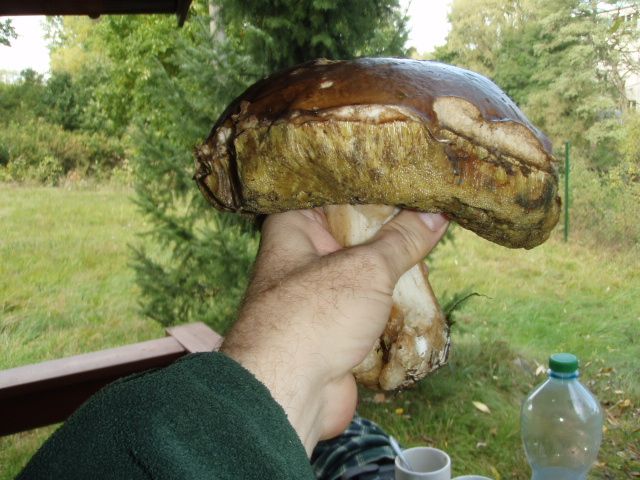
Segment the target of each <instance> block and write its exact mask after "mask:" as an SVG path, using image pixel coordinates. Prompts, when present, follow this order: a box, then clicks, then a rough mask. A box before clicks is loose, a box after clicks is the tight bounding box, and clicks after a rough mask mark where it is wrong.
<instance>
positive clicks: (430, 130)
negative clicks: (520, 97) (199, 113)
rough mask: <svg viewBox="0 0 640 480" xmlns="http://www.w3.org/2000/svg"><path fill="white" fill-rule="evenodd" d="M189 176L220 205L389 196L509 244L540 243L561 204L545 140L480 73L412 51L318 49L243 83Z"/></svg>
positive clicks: (267, 209) (311, 203) (386, 199)
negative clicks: (388, 54)
mask: <svg viewBox="0 0 640 480" xmlns="http://www.w3.org/2000/svg"><path fill="white" fill-rule="evenodd" d="M195 178H196V181H197V183H198V185H199V187H200V189H201V190H202V192H203V193H204V195H205V196H206V197H207V199H209V201H211V203H212V204H213V205H214V206H216V207H218V208H220V209H223V210H230V211H237V212H245V213H252V214H263V213H275V212H279V211H285V210H291V209H297V208H310V207H316V206H322V205H329V204H385V205H394V206H398V207H402V208H412V209H416V210H420V211H432V212H434V211H439V212H444V213H446V214H447V215H448V216H449V217H450V218H451V219H453V220H455V221H457V222H458V223H460V224H461V225H462V226H464V227H466V228H469V229H471V230H473V231H474V232H476V233H478V234H479V235H481V236H483V237H485V238H487V239H489V240H492V241H494V242H496V243H499V244H502V245H505V246H509V247H525V248H531V247H533V246H536V245H538V244H540V243H542V242H543V241H544V240H546V238H547V237H548V235H549V233H550V231H551V229H552V228H553V227H554V226H555V224H556V223H557V220H558V216H559V211H560V199H559V197H558V194H557V191H558V177H557V171H556V160H555V159H554V157H553V155H552V151H551V144H550V142H549V140H548V138H547V137H546V136H545V135H544V134H543V133H542V132H540V130H538V129H537V128H536V127H534V126H533V125H532V124H531V123H530V122H529V121H528V120H527V118H526V117H525V116H524V114H523V113H522V112H521V111H520V110H519V109H518V107H517V106H516V105H515V104H514V103H513V101H511V100H510V99H509V98H508V97H507V95H506V94H505V93H504V92H502V90H500V88H499V87H497V86H496V85H495V84H494V83H493V82H491V81H490V80H488V79H487V78H485V77H483V76H481V75H479V74H477V73H474V72H470V71H468V70H464V69H461V68H457V67H453V66H450V65H445V64H442V63H437V62H429V61H420V60H405V59H390V58H362V59H358V60H352V61H330V60H324V59H320V60H316V61H312V62H307V63H305V64H302V65H298V66H296V67H293V68H290V69H288V70H285V71H282V72H279V73H276V74H274V75H272V76H271V77H268V78H266V79H264V80H261V81H259V82H257V83H255V84H254V85H253V86H251V87H249V88H248V89H247V90H246V91H245V92H244V93H243V94H242V95H241V96H240V97H238V98H237V99H236V100H234V101H233V102H232V103H231V104H230V105H229V107H227V109H226V110H225V112H224V113H223V114H222V115H221V117H220V118H219V120H218V121H217V122H216V124H215V125H214V127H213V130H212V132H211V134H210V135H209V137H208V139H207V140H206V142H205V143H204V145H202V146H201V147H200V148H199V149H198V152H197V172H196V176H195Z"/></svg>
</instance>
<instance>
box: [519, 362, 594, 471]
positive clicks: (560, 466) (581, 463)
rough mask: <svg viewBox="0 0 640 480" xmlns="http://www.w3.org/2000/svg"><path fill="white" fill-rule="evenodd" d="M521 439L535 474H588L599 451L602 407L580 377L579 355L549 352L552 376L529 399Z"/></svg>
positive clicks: (522, 418)
mask: <svg viewBox="0 0 640 480" xmlns="http://www.w3.org/2000/svg"><path fill="white" fill-rule="evenodd" d="M520 419H521V428H522V441H523V443H524V449H525V453H526V454H527V459H528V460H529V464H530V465H531V470H532V477H531V479H532V480H583V479H585V478H586V477H587V472H588V471H589V469H590V468H591V466H592V465H593V463H594V462H595V460H596V457H597V456H598V450H599V448H600V442H601V440H602V410H601V409H600V405H599V403H598V400H596V398H595V397H594V396H593V395H592V394H591V392H589V390H587V389H586V388H585V387H584V385H582V384H581V383H580V382H579V381H578V359H577V358H576V356H575V355H572V354H570V353H556V354H554V355H551V357H549V379H548V380H547V381H546V382H544V383H543V384H542V385H540V386H538V387H536V388H535V389H534V390H533V392H531V393H530V394H529V396H528V397H527V398H526V399H525V401H524V403H523V404H522V411H521V416H520Z"/></svg>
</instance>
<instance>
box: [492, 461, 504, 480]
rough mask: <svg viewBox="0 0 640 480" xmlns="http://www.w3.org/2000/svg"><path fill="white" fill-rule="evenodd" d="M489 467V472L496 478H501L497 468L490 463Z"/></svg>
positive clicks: (497, 479)
mask: <svg viewBox="0 0 640 480" xmlns="http://www.w3.org/2000/svg"><path fill="white" fill-rule="evenodd" d="M489 468H491V473H492V474H493V476H494V477H495V479H496V480H502V477H501V476H500V472H498V469H497V468H496V467H494V466H493V465H491V466H490V467H489Z"/></svg>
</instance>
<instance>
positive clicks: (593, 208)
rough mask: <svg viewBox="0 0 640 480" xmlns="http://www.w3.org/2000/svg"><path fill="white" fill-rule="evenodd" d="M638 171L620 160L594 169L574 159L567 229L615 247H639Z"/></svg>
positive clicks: (590, 239)
mask: <svg viewBox="0 0 640 480" xmlns="http://www.w3.org/2000/svg"><path fill="white" fill-rule="evenodd" d="M639 177H640V171H639V169H638V164H637V163H632V162H622V163H621V164H620V165H618V166H616V167H612V168H611V169H610V170H609V171H608V172H606V173H602V172H596V171H594V170H590V169H588V168H587V167H586V165H585V162H584V161H581V160H580V159H577V160H576V161H575V162H574V165H573V167H572V169H571V179H572V181H571V194H570V195H571V203H570V215H571V220H570V221H571V223H570V227H569V228H570V231H572V230H575V231H577V232H579V234H580V235H581V236H582V237H584V238H586V239H588V240H589V241H591V242H595V243H598V244H600V245H604V246H608V247H613V248H616V249H640V223H639V222H638V218H640V181H639V180H640V178H639Z"/></svg>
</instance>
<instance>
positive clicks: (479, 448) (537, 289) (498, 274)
mask: <svg viewBox="0 0 640 480" xmlns="http://www.w3.org/2000/svg"><path fill="white" fill-rule="evenodd" d="M130 196H131V192H129V191H126V190H114V189H107V188H99V189H96V190H62V189H55V188H18V187H10V186H6V185H0V232H2V233H1V234H0V351H2V355H1V356H0V368H9V367H13V366H17V365H21V364H25V363H31V362H37V361H41V360H45V359H51V358H59V357H62V356H66V355H73V354H76V353H80V352H84V351H92V350H98V349H102V348H107V347H111V346H117V345H123V344H126V343H132V342H136V341H142V340H145V339H148V338H157V337H160V336H162V335H163V333H162V329H161V328H160V327H159V326H157V324H155V323H154V322H152V321H150V320H146V319H143V318H140V316H139V315H138V313H137V294H138V292H137V290H136V287H135V283H134V278H133V274H132V272H131V270H130V269H129V268H128V255H129V251H128V247H127V244H129V243H131V242H133V241H135V239H136V237H135V234H136V232H137V231H140V230H141V229H142V228H143V225H142V223H141V222H142V220H141V219H140V217H139V216H138V214H137V212H136V210H135V207H134V206H133V204H132V203H131V199H130ZM586 243H587V242H579V241H572V242H570V243H569V244H565V243H563V242H562V241H561V240H560V236H559V235H557V236H556V237H554V238H552V239H551V240H550V241H549V242H548V243H546V244H545V245H543V246H542V247H540V248H537V249H534V250H532V251H519V250H518V251H513V250H508V249H505V248H502V247H498V246H495V245H493V244H491V243H489V242H487V241H485V240H482V239H479V238H478V237H476V236H475V235H473V234H471V233H469V232H466V231H464V230H462V229H457V230H456V233H455V241H454V242H453V243H449V244H446V245H444V246H441V247H440V248H438V250H437V252H436V253H435V255H434V259H433V262H432V266H431V271H432V275H431V280H432V283H433V285H434V289H435V290H436V292H437V293H438V294H440V296H441V297H442V296H447V295H451V294H453V293H454V292H458V291H460V290H463V289H465V288H470V289H472V290H473V291H476V292H478V293H481V294H483V295H484V296H482V297H474V298H473V299H472V300H470V301H469V303H468V304H467V305H466V306H465V308H464V309H463V310H462V311H461V312H459V314H458V316H457V317H456V323H455V324H454V330H453V332H454V333H453V335H454V348H453V351H452V354H451V359H450V363H449V365H448V366H447V367H444V368H443V369H441V370H440V371H439V372H438V373H437V374H435V375H433V376H432V377H430V378H429V379H427V380H425V381H423V382H422V383H421V384H420V385H419V386H418V388H416V389H414V390H412V391H407V392H401V393H398V394H393V395H390V394H387V395H385V396H380V395H378V396H375V395H374V394H373V393H371V392H363V394H362V396H361V402H360V411H361V413H362V414H363V415H365V416H368V417H370V418H373V419H374V420H376V421H378V422H379V423H380V424H382V425H383V426H384V427H385V428H387V429H388V430H389V431H390V432H391V433H393V434H394V435H396V436H397V437H398V438H399V439H400V440H401V442H403V443H404V444H406V445H418V444H431V445H435V446H438V447H440V448H443V449H445V450H447V451H448V452H449V453H450V454H451V456H452V460H453V469H454V473H455V474H456V475H459V474H463V473H479V474H485V475H488V476H491V477H493V478H495V479H523V480H524V479H528V478H529V476H528V475H529V469H528V466H527V465H526V462H525V460H524V455H523V452H522V447H521V442H520V433H519V421H518V414H519V405H520V402H521V401H522V399H523V397H524V395H525V394H526V392H528V391H529V390H530V389H531V388H532V387H533V386H534V385H535V384H537V383H539V382H541V381H542V380H543V376H541V375H538V376H536V374H535V371H536V369H537V367H538V365H539V364H544V363H545V361H546V357H547V356H548V354H549V353H552V352H556V351H571V352H574V353H576V354H577V355H579V356H580V357H581V359H582V360H583V365H584V366H583V369H582V374H583V381H584V382H585V383H587V384H588V385H589V386H590V388H591V389H592V390H593V391H594V392H595V393H596V395H597V396H598V397H599V399H600V401H601V402H602V403H603V405H604V406H605V408H606V410H607V420H606V431H605V435H604V443H603V447H602V449H601V452H600V458H599V463H598V465H597V466H596V467H595V468H594V470H593V471H592V473H591V477H590V478H602V479H624V478H630V479H631V478H637V476H634V475H638V474H637V472H640V447H638V445H640V429H639V427H638V426H639V425H640V380H639V373H640V367H639V366H638V365H639V360H638V359H639V358H640V341H639V340H638V337H637V334H638V333H639V332H640V329H639V327H640V273H639V270H640V269H639V267H640V260H639V259H638V258H637V253H636V254H634V253H632V252H620V251H617V252H615V253H614V252H612V251H611V250H608V249H602V250H595V249H594V248H593V247H587V246H584V245H586ZM473 401H476V402H482V403H484V404H485V405H487V406H488V407H489V410H490V413H484V412H481V411H479V410H478V409H477V408H476V407H474V404H473V403H472V402H473ZM53 428H54V427H47V428H43V429H39V430H36V431H33V432H28V433H22V434H18V435H13V436H9V437H5V438H0V480H4V479H9V478H13V477H14V476H15V474H16V473H17V472H18V471H19V469H20V468H21V466H22V465H23V464H24V463H25V462H26V461H27V460H28V458H29V457H30V455H32V454H33V452H34V451H35V449H37V448H38V446H39V445H40V444H41V443H42V442H43V441H44V439H46V437H47V436H48V435H49V434H50V433H51V431H52V430H53ZM634 472H636V473H634Z"/></svg>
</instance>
